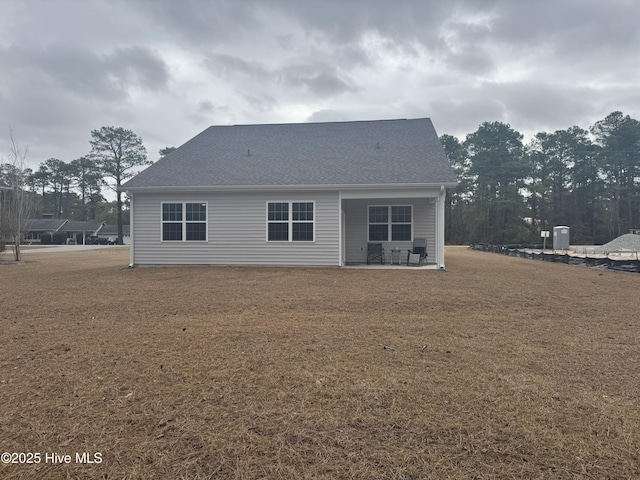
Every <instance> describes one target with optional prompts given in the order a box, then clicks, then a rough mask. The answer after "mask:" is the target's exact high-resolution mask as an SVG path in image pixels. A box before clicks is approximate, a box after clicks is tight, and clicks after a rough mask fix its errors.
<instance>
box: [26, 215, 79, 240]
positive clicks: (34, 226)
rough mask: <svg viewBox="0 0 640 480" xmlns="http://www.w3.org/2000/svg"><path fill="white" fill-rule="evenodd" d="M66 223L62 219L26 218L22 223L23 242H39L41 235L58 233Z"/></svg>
mask: <svg viewBox="0 0 640 480" xmlns="http://www.w3.org/2000/svg"><path fill="white" fill-rule="evenodd" d="M68 221H69V220H65V219H64V218H28V219H27V220H25V221H24V240H25V242H30V241H34V240H35V241H38V242H39V241H40V238H41V237H42V235H43V234H45V233H47V234H53V233H56V232H58V231H59V230H60V229H61V228H62V227H64V225H65V224H66V223H67V222H68Z"/></svg>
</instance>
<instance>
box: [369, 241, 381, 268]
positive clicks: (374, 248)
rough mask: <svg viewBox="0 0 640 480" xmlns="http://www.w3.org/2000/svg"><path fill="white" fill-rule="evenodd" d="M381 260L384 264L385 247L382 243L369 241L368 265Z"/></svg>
mask: <svg viewBox="0 0 640 480" xmlns="http://www.w3.org/2000/svg"><path fill="white" fill-rule="evenodd" d="M377 260H380V265H384V248H383V247H382V244H381V243H367V265H370V264H371V262H372V261H377Z"/></svg>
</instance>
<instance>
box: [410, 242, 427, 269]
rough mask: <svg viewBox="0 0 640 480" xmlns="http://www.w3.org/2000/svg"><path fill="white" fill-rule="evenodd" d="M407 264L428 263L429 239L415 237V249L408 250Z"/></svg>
mask: <svg viewBox="0 0 640 480" xmlns="http://www.w3.org/2000/svg"><path fill="white" fill-rule="evenodd" d="M407 251H408V252H409V253H408V254H407V265H422V264H424V263H427V255H428V254H427V239H426V238H414V239H413V249H411V250H407Z"/></svg>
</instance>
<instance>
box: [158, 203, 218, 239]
mask: <svg viewBox="0 0 640 480" xmlns="http://www.w3.org/2000/svg"><path fill="white" fill-rule="evenodd" d="M162 240H163V241H177V242H182V241H187V242H192V241H193V242H206V241H207V204H206V203H204V202H194V203H188V202H176V203H163V204H162Z"/></svg>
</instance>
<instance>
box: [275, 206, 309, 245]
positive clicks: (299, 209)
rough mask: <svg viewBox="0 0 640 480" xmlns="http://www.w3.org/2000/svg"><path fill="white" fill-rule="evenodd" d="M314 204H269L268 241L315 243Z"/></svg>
mask: <svg viewBox="0 0 640 480" xmlns="http://www.w3.org/2000/svg"><path fill="white" fill-rule="evenodd" d="M314 212H315V203H314V202H268V203H267V241H269V242H313V241H314V230H315V216H314Z"/></svg>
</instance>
